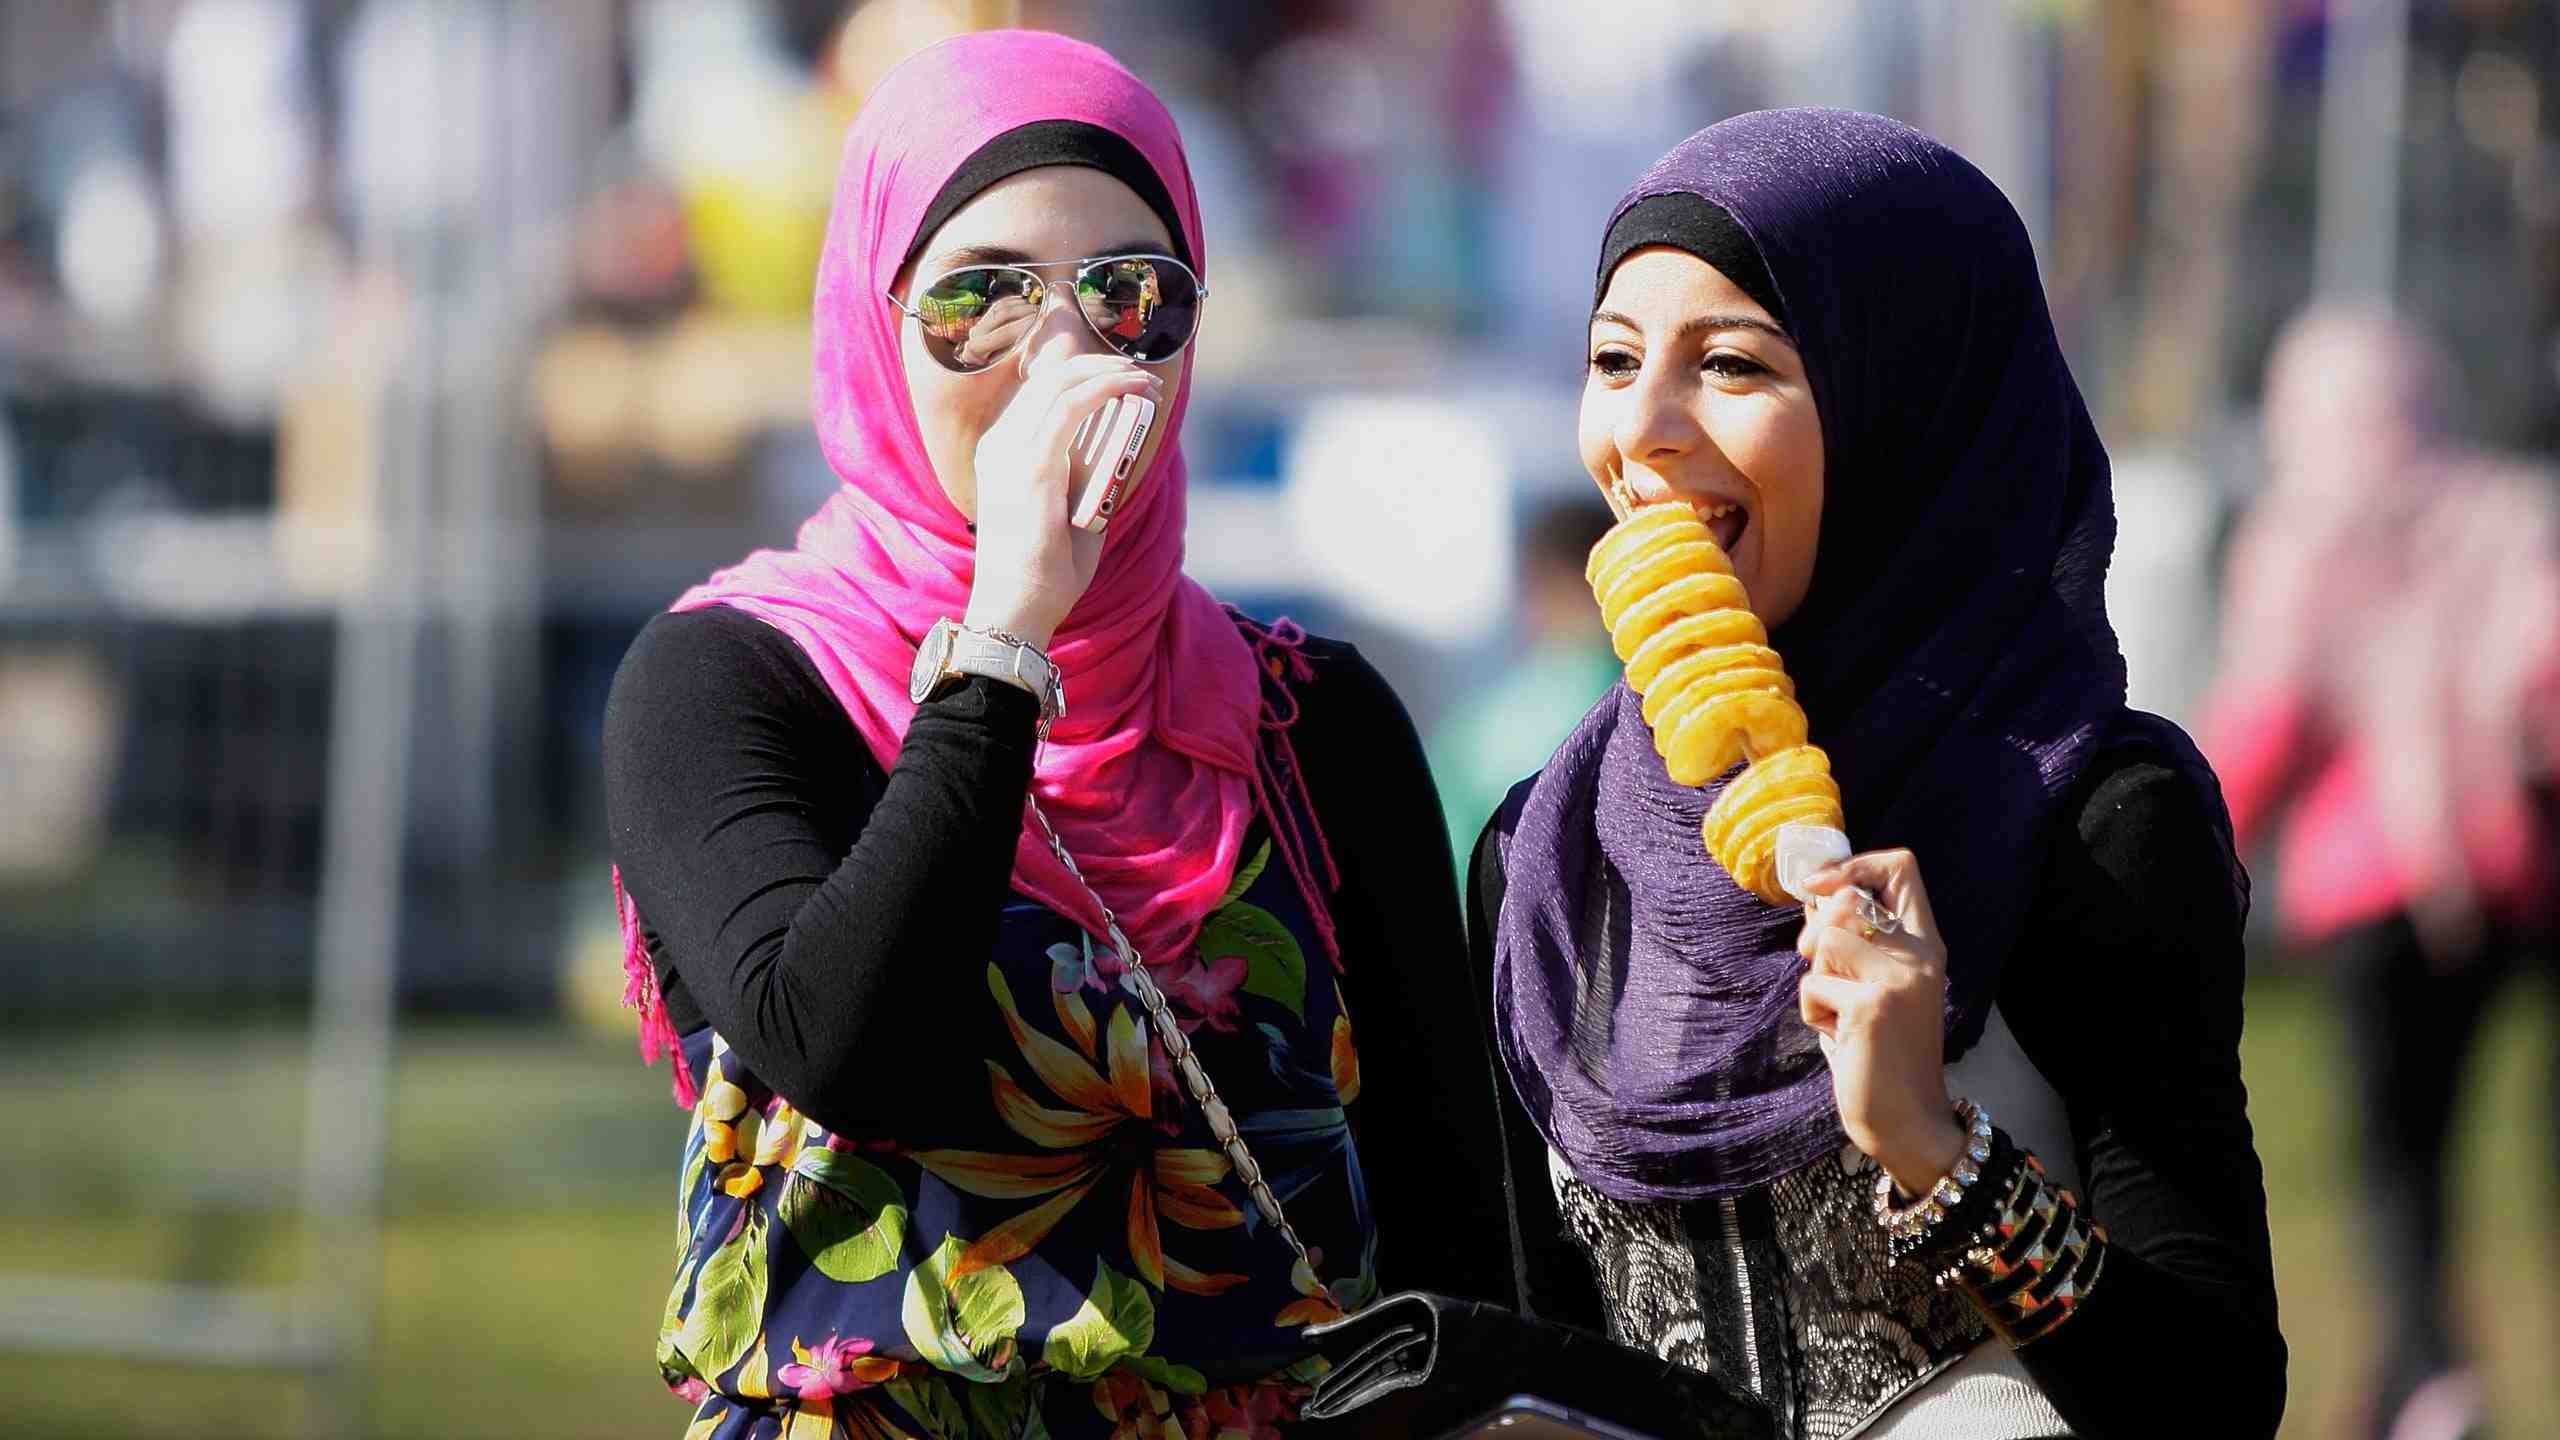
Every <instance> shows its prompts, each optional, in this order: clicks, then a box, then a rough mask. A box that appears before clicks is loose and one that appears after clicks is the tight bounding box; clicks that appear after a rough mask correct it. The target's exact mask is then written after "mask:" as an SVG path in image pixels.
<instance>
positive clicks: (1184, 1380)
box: [1121, 1355, 1209, 1395]
mask: <svg viewBox="0 0 2560 1440" xmlns="http://www.w3.org/2000/svg"><path fill="white" fill-rule="evenodd" d="M1121 1368H1123V1369H1125V1370H1127V1371H1129V1372H1130V1373H1131V1374H1133V1375H1141V1376H1144V1377H1145V1378H1147V1379H1149V1380H1153V1381H1154V1382H1156V1383H1157V1384H1158V1385H1161V1386H1163V1387H1164V1388H1165V1389H1167V1390H1170V1391H1172V1392H1173V1393H1174V1394H1176V1395H1206V1394H1208V1393H1209V1377H1208V1376H1206V1375H1203V1374H1201V1373H1200V1372H1199V1371H1197V1370H1194V1369H1192V1368H1191V1367H1190V1366H1188V1365H1176V1364H1174V1363H1173V1362H1172V1361H1170V1360H1167V1359H1166V1358H1164V1357H1163V1356H1161V1355H1138V1356H1134V1357H1132V1358H1131V1359H1130V1360H1129V1361H1128V1362H1127V1363H1126V1364H1124V1365H1123V1366H1122V1367H1121Z"/></svg>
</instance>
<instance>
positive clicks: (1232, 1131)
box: [1030, 798, 1315, 1274]
mask: <svg viewBox="0 0 2560 1440" xmlns="http://www.w3.org/2000/svg"><path fill="white" fill-rule="evenodd" d="M1030 805H1031V814H1032V816H1033V818H1035V819H1037V820H1038V821H1039V822H1040V830H1041V833H1042V834H1044V835H1047V836H1048V837H1049V849H1050V850H1051V851H1052V852H1054V853H1055V854H1056V855H1057V857H1058V863H1059V864H1061V865H1064V866H1066V867H1067V873H1068V874H1069V875H1072V876H1074V877H1075V880H1076V883H1077V884H1078V885H1081V886H1083V887H1084V893H1085V894H1086V895H1087V896H1088V897H1090V898H1091V899H1092V901H1093V903H1094V907H1095V908H1096V909H1098V910H1100V911H1101V912H1102V926H1103V928H1104V929H1106V930H1108V931H1110V932H1111V948H1112V949H1113V950H1114V951H1116V952H1117V953H1118V954H1119V956H1120V987H1121V988H1122V989H1124V990H1127V991H1128V992H1129V993H1130V994H1132V995H1135V996H1137V997H1138V1003H1139V1004H1140V1005H1143V1006H1145V1007H1146V1010H1147V1019H1148V1020H1149V1021H1150V1022H1152V1023H1153V1024H1154V1026H1155V1030H1156V1038H1157V1039H1158V1040H1160V1041H1162V1042H1163V1044H1164V1053H1165V1056H1166V1058H1167V1059H1170V1060H1171V1061H1173V1064H1174V1068H1175V1069H1177V1070H1179V1071H1181V1072H1182V1084H1183V1088H1185V1089H1187V1090H1189V1091H1190V1092H1191V1098H1192V1099H1193V1100H1194V1101H1196V1102H1198V1103H1199V1106H1200V1113H1201V1114H1202V1115H1203V1116H1204V1117H1206V1118H1207V1120H1208V1122H1209V1133H1210V1135H1211V1136H1213V1137H1215V1138H1216V1140H1217V1142H1218V1146H1219V1148H1220V1149H1223V1150H1225V1151H1226V1152H1227V1162H1228V1163H1229V1164H1231V1165H1233V1166H1234V1167H1235V1172H1236V1178H1237V1179H1238V1180H1241V1181H1243V1182H1244V1188H1245V1189H1246V1190H1248V1191H1250V1192H1251V1193H1252V1195H1253V1208H1255V1209H1256V1210H1259V1211H1261V1212H1262V1218H1263V1219H1265V1220H1267V1221H1269V1222H1271V1227H1272V1228H1273V1229H1275V1230H1277V1231H1279V1232H1280V1238H1281V1239H1283V1240H1285V1241H1287V1242H1289V1249H1290V1251H1291V1252H1292V1253H1293V1254H1295V1255H1296V1256H1297V1257H1298V1259H1299V1260H1300V1261H1301V1262H1303V1263H1304V1264H1306V1266H1307V1268H1308V1271H1309V1273H1311V1274H1312V1273H1313V1272H1314V1269H1315V1262H1314V1259H1313V1258H1312V1257H1311V1256H1309V1255H1308V1254H1307V1246H1306V1242H1304V1241H1302V1240H1300V1239H1299V1238H1298V1232H1297V1231H1295V1230H1293V1229H1291V1228H1290V1227H1289V1217H1288V1216H1287V1215H1285V1214H1283V1213H1281V1210H1280V1197H1279V1196H1277V1195H1274V1194H1272V1193H1271V1186H1270V1185H1269V1183H1268V1182H1266V1181H1265V1180H1264V1179H1263V1178H1262V1167H1261V1166H1260V1165H1258V1164H1256V1163H1254V1159H1253V1152H1252V1151H1250V1150H1248V1149H1246V1148H1245V1144H1244V1136H1243V1135H1242V1134H1241V1133H1239V1132H1238V1131H1237V1129H1236V1121H1235V1117H1234V1116H1233V1115H1230V1114H1229V1113H1227V1102H1226V1101H1224V1100H1221V1099H1219V1098H1218V1087H1217V1086H1216V1085H1214V1084H1211V1083H1210V1080H1209V1072H1208V1071H1206V1070H1204V1069H1202V1068H1200V1057H1199V1056H1198V1055H1196V1054H1194V1053H1192V1049H1191V1037H1189V1036H1187V1035H1185V1034H1183V1033H1182V1024H1181V1022H1180V1021H1177V1020H1176V1019H1174V1017H1173V1011H1172V1009H1171V1008H1169V1007H1168V1006H1167V1005H1166V1004H1165V1000H1164V991H1162V990H1160V989H1158V988H1156V982H1155V977H1154V976H1152V975H1149V974H1148V973H1147V965H1146V962H1145V961H1144V960H1143V959H1141V958H1139V955H1138V947H1137V946H1135V945H1132V944H1130V943H1129V937H1128V936H1127V935H1125V934H1123V933H1122V932H1121V929H1120V917H1119V916H1117V915H1114V914H1112V913H1111V907H1110V906H1109V905H1107V904H1104V903H1103V899H1102V897H1101V896H1100V895H1098V894H1095V893H1094V888H1093V884H1092V882H1090V881H1088V880H1086V879H1085V878H1084V872H1083V871H1082V870H1080V869H1077V868H1076V858H1075V857H1074V856H1073V855H1070V854H1068V853H1067V846H1066V842H1065V841H1063V840H1060V839H1059V838H1058V831H1057V828H1056V827H1055V826H1053V825H1051V824H1050V823H1049V816H1048V813H1047V812H1046V811H1044V810H1042V809H1041V808H1040V802H1039V800H1038V799H1036V798H1034V799H1032V800H1031V801H1030Z"/></svg>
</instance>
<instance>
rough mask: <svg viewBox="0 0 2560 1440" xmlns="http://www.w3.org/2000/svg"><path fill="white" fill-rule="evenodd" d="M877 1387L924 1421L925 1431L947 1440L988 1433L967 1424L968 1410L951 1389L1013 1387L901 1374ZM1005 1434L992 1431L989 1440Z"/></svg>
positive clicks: (968, 1439) (975, 1437)
mask: <svg viewBox="0 0 2560 1440" xmlns="http://www.w3.org/2000/svg"><path fill="white" fill-rule="evenodd" d="M880 1388H881V1389H883V1390H885V1391H887V1392H888V1394H889V1398H890V1399H892V1400H895V1401H896V1402H898V1405H899V1407H900V1408H901V1409H903V1410H905V1411H906V1412H907V1413H908V1414H910V1415H913V1416H915V1417H916V1418H917V1419H918V1420H921V1421H923V1422H924V1426H925V1431H926V1433H928V1434H932V1435H940V1436H944V1437H947V1440H978V1436H979V1435H980V1434H982V1433H987V1432H981V1431H980V1430H979V1429H978V1427H976V1426H975V1425H973V1424H971V1423H970V1420H969V1412H968V1410H967V1409H966V1408H964V1407H963V1406H962V1405H961V1403H960V1397H959V1396H958V1395H955V1394H953V1393H952V1392H953V1391H955V1390H961V1389H966V1390H971V1391H977V1390H987V1389H998V1388H1004V1389H1010V1388H1012V1387H1010V1386H1004V1387H998V1386H987V1385H967V1386H957V1385H953V1384H952V1383H951V1382H949V1381H948V1380H945V1379H943V1378H942V1377H941V1376H939V1375H901V1376H899V1377H898V1378H896V1379H894V1380H891V1381H889V1382H888V1383H887V1384H885V1385H883V1386H881V1387H880ZM1008 1433H1009V1432H1006V1431H1001V1430H999V1431H994V1432H992V1437H991V1440H1002V1437H1003V1436H1004V1435H1006V1434H1008Z"/></svg>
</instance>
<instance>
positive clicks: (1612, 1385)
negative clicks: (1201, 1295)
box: [1030, 800, 1777, 1440]
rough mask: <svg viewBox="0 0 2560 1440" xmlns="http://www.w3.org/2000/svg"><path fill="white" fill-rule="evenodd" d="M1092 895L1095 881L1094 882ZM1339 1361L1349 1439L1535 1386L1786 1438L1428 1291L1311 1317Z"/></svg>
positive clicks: (1215, 1130) (1174, 1026) (1679, 1377)
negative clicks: (1326, 1317) (1340, 1314)
mask: <svg viewBox="0 0 2560 1440" xmlns="http://www.w3.org/2000/svg"><path fill="white" fill-rule="evenodd" d="M1030 808H1031V813H1032V815H1033V817H1034V818H1036V819H1037V820H1038V821H1039V822H1040V829H1041V831H1042V833H1043V834H1044V835H1045V836H1046V838H1047V839H1048V842H1049V848H1050V851H1051V853H1053V854H1055V855H1056V856H1057V857H1058V861H1059V863H1060V864H1062V865H1064V866H1065V867H1066V869H1067V873H1068V874H1070V875H1072V876H1074V877H1075V879H1076V881H1077V883H1079V884H1084V872H1083V870H1081V869H1080V868H1078V867H1077V865H1076V861H1075V857H1074V856H1073V855H1070V854H1068V853H1067V847H1066V843H1065V842H1064V841H1062V840H1060V839H1059V838H1058V832H1057V830H1056V829H1055V828H1054V827H1052V826H1051V825H1050V823H1049V817H1048V815H1047V814H1046V813H1044V812H1043V811H1042V810H1041V808H1040V803H1039V802H1038V801H1037V800H1034V801H1032V802H1031V806H1030ZM1086 892H1087V893H1088V894H1091V893H1092V887H1091V886H1090V885H1087V886H1086ZM1092 898H1093V903H1094V904H1095V905H1096V906H1098V907H1100V909H1101V911H1102V922H1103V927H1104V929H1106V930H1107V931H1108V932H1109V933H1110V937H1111V944H1112V948H1113V949H1114V950H1115V951H1116V952H1117V953H1118V955H1119V957H1120V966H1121V982H1122V983H1123V984H1124V985H1126V986H1127V987H1128V989H1129V990H1130V992H1131V993H1132V994H1134V995H1136V996H1137V998H1138V1003H1139V1004H1140V1005H1141V1006H1143V1007H1144V1008H1145V1010H1146V1012H1147V1018H1148V1021H1149V1023H1150V1026H1151V1028H1153V1029H1154V1031H1155V1032H1156V1038H1157V1040H1158V1041H1159V1042H1160V1043H1161V1044H1162V1045H1163V1046H1164V1050H1165V1058H1166V1059H1168V1060H1171V1061H1172V1062H1173V1066H1174V1070H1175V1072H1176V1073H1177V1074H1179V1075H1180V1076H1181V1079H1182V1085H1183V1088H1184V1089H1185V1090H1187V1091H1189V1092H1190V1094H1191V1098H1192V1100H1193V1101H1194V1102H1195V1103H1196V1104H1198V1105H1199V1107H1200V1110H1201V1113H1202V1114H1203V1116H1204V1117H1205V1118H1206V1119H1207V1120H1208V1122H1209V1133H1210V1135H1211V1136H1212V1137H1214V1138H1215V1139H1216V1140H1217V1142H1218V1147H1219V1148H1220V1149H1221V1150H1223V1151H1225V1152H1226V1156H1227V1160H1228V1163H1229V1164H1230V1165H1232V1166H1233V1167H1234V1171H1235V1176H1236V1178H1237V1179H1238V1180H1239V1181H1241V1182H1243V1184H1244V1187H1245V1192H1246V1193H1247V1194H1248V1195H1249V1196H1251V1197H1252V1200H1253V1204H1254V1208H1255V1209H1256V1210H1258V1211H1260V1212H1261V1213H1262V1217H1263V1218H1264V1219H1265V1220H1267V1221H1269V1222H1270V1224H1271V1228H1272V1229H1273V1230H1274V1231H1276V1232H1277V1233H1278V1234H1279V1236H1280V1238H1281V1240H1282V1241H1284V1242H1285V1243H1286V1244H1287V1245H1288V1247H1289V1249H1290V1250H1291V1252H1293V1253H1294V1254H1295V1255H1296V1256H1297V1258H1298V1260H1299V1262H1300V1263H1301V1264H1307V1265H1310V1266H1311V1259H1312V1257H1310V1256H1309V1254H1308V1253H1307V1247H1306V1245H1305V1243H1304V1242H1302V1241H1300V1240H1299V1239H1298V1232H1297V1231H1296V1230H1294V1229H1292V1228H1291V1227H1290V1225H1289V1218H1288V1216H1287V1215H1286V1214H1285V1213H1283V1211H1282V1210H1281V1207H1280V1197H1279V1196H1277V1195H1275V1194H1273V1193H1272V1191H1271V1187H1270V1185H1269V1184H1268V1183H1267V1182H1266V1181H1265V1180H1264V1179H1263V1175H1262V1167H1261V1166H1260V1165H1258V1164H1256V1163H1255V1162H1254V1158H1253V1153H1252V1151H1251V1150H1249V1149H1247V1148H1246V1146H1245V1143H1244V1136H1243V1134H1242V1133H1241V1132H1239V1131H1238V1130H1237V1128H1236V1123H1235V1117H1234V1116H1233V1115H1232V1114H1230V1113H1229V1111H1228V1109H1227V1104H1226V1102H1225V1101H1224V1100H1221V1099H1220V1098H1218V1087H1217V1086H1216V1085H1215V1084H1213V1083H1212V1082H1211V1081H1210V1079H1209V1075H1208V1072H1207V1071H1205V1070H1203V1069H1202V1068H1201V1066H1200V1060H1199V1057H1198V1056H1196V1055H1194V1054H1193V1053H1192V1051H1191V1042H1190V1039H1189V1037H1187V1036H1185V1035H1184V1034H1183V1033H1182V1026H1181V1024H1180V1022H1179V1021H1177V1020H1176V1019H1175V1018H1174V1016H1173V1014H1172V1012H1171V1010H1170V1009H1169V1008H1168V1007H1167V1005H1166V1004H1165V998H1164V993H1163V991H1161V990H1159V989H1158V988H1157V987H1156V982H1155V977H1154V976H1152V975H1150V974H1148V973H1147V967H1146V962H1145V960H1144V959H1143V958H1142V957H1141V956H1140V955H1139V954H1138V950H1137V947H1136V946H1134V945H1132V944H1130V943H1129V937H1128V936H1127V935H1126V934H1125V933H1123V932H1122V931H1121V929H1120V922H1119V920H1118V918H1117V917H1116V916H1114V915H1113V914H1112V913H1111V907H1110V906H1109V905H1107V904H1104V902H1103V900H1102V897H1101V896H1099V895H1093V897H1092ZM1306 1336H1307V1338H1308V1339H1309V1340H1311V1341H1314V1342H1316V1343H1317V1345H1318V1347H1319V1349H1320V1353H1322V1354H1323V1355H1324V1356H1325V1358H1326V1359H1327V1360H1328V1361H1330V1362H1331V1366H1332V1368H1331V1369H1330V1370H1328V1371H1327V1372H1326V1374H1325V1375H1324V1376H1323V1377H1322V1378H1321V1379H1319V1380H1318V1381H1317V1384H1316V1388H1315V1392H1314V1393H1313V1394H1312V1395H1311V1396H1309V1397H1308V1399H1307V1402H1306V1403H1305V1404H1304V1405H1303V1406H1301V1407H1300V1410H1299V1415H1300V1418H1301V1419H1302V1420H1303V1421H1308V1422H1314V1423H1312V1424H1311V1425H1309V1426H1308V1428H1309V1429H1311V1430H1314V1431H1316V1432H1318V1433H1330V1434H1334V1435H1340V1436H1344V1437H1350V1436H1355V1435H1379V1436H1393V1437H1396V1440H1406V1437H1421V1436H1427V1435H1434V1434H1437V1433H1439V1432H1440V1431H1443V1430H1446V1429H1448V1428H1449V1427H1451V1426H1454V1425H1460V1424H1464V1423H1465V1422H1467V1421H1468V1420H1471V1419H1474V1418H1476V1417H1478V1416H1480V1415H1482V1414H1483V1413H1484V1412H1486V1411H1488V1410H1490V1409H1492V1408H1493V1407H1494V1406H1496V1405H1499V1404H1500V1403H1501V1402H1502V1401H1503V1400H1505V1399H1507V1398H1509V1397H1510V1396H1512V1395H1517V1394H1524V1393H1525V1394H1534V1395H1537V1396H1539V1397H1540V1398H1542V1399H1546V1400H1549V1401H1553V1402H1554V1403H1556V1404H1559V1405H1562V1406H1565V1407H1566V1408H1568V1409H1572V1410H1578V1411H1582V1412H1583V1413H1585V1414H1588V1415H1591V1416H1593V1417H1595V1418H1597V1419H1601V1420H1606V1421H1608V1422H1610V1423H1611V1424H1613V1425H1618V1426H1623V1427H1626V1428H1629V1429H1633V1430H1637V1431H1640V1432H1644V1433H1648V1434H1651V1435H1654V1436H1657V1437H1660V1440H1761V1437H1775V1436H1776V1434H1777V1424H1776V1421H1775V1419H1774V1418H1773V1417H1772V1415H1771V1414H1770V1412H1769V1410H1768V1409H1767V1407H1765V1406H1763V1405H1760V1404H1759V1403H1758V1402H1756V1401H1753V1400H1751V1399H1748V1398H1746V1397H1744V1396H1741V1395H1738V1394H1736V1393H1734V1391H1733V1390H1731V1389H1730V1388H1728V1387H1727V1386H1725V1385H1724V1384H1723V1383H1722V1382H1720V1381H1718V1380H1716V1379H1715V1378H1714V1377H1713V1376H1710V1375H1707V1374H1704V1373H1702V1372H1700V1371H1697V1370H1692V1369H1690V1368H1689V1367H1688V1366H1685V1365H1678V1364H1674V1363H1672V1362H1670V1361H1668V1360H1664V1359H1661V1358H1659V1357H1657V1356H1653V1355H1648V1354H1646V1353H1644V1352H1643V1351H1640V1350H1632V1349H1629V1348H1627V1347H1626V1346H1624V1345H1620V1344H1617V1343H1616V1342H1614V1341H1611V1340H1606V1339H1603V1338H1601V1337H1600V1336H1597V1335H1593V1334H1590V1333H1588V1332H1587V1331H1582V1330H1576V1329H1572V1328H1569V1327H1567V1326H1563V1325H1555V1324H1550V1323H1548V1322H1546V1321H1542V1320H1536V1319H1532V1318H1531V1317H1529V1316H1526V1315H1522V1314H1520V1313H1519V1312H1518V1311H1515V1310H1506V1309H1503V1308H1502V1307H1500V1306H1498V1305H1487V1304H1483V1303H1481V1302H1478V1301H1474V1300H1462V1299H1459V1298H1457V1297H1455V1296H1450V1295H1438V1294H1433V1293H1431V1292H1429V1291H1423V1290H1407V1291H1403V1292H1401V1293H1398V1294H1395V1295H1389V1296H1385V1297H1382V1298H1380V1299H1378V1300H1376V1301H1374V1302H1372V1303H1371V1304H1370V1305H1369V1306H1368V1307H1367V1308H1366V1309H1363V1310H1361V1311H1360V1312H1359V1313H1358V1314H1356V1315H1349V1316H1345V1317H1344V1318H1342V1319H1340V1320H1330V1321H1326V1322H1324V1323H1322V1324H1318V1325H1310V1326H1308V1327H1307V1329H1306Z"/></svg>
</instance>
